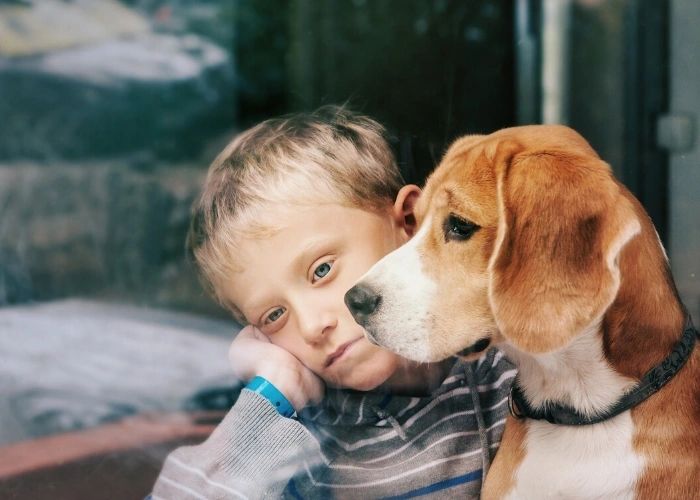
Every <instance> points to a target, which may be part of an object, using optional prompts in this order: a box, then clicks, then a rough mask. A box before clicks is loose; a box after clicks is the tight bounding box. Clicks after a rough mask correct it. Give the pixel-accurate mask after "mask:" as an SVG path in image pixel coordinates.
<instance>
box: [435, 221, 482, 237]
mask: <svg viewBox="0 0 700 500" xmlns="http://www.w3.org/2000/svg"><path fill="white" fill-rule="evenodd" d="M443 229H444V232H445V241H465V240H468V239H469V238H471V236H472V235H473V234H474V233H475V232H476V231H477V229H479V226H477V225H476V224H474V223H473V222H469V221H468V220H465V219H462V218H461V217H457V216H456V215H455V214H450V215H449V216H448V217H447V219H445V224H444V226H443Z"/></svg>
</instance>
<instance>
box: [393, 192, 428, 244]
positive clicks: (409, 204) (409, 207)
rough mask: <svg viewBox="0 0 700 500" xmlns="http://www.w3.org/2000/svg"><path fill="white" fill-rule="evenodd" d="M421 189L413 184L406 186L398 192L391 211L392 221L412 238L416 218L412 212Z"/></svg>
mask: <svg viewBox="0 0 700 500" xmlns="http://www.w3.org/2000/svg"><path fill="white" fill-rule="evenodd" d="M420 193H421V189H420V188H419V187H418V186H416V185H415V184H407V185H405V186H404V187H402V188H401V189H400V190H399V193H398V194H397V195H396V201H395V202H394V207H393V209H392V214H393V216H394V220H396V222H397V223H398V224H399V226H400V227H402V228H403V230H404V231H405V232H406V234H407V235H408V236H413V235H414V234H415V232H416V226H417V224H416V216H415V213H414V210H415V208H416V202H417V201H418V198H419V197H420Z"/></svg>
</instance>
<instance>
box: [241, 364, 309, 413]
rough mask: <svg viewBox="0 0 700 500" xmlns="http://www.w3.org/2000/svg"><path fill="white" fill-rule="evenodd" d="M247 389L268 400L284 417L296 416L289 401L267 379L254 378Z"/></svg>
mask: <svg viewBox="0 0 700 500" xmlns="http://www.w3.org/2000/svg"><path fill="white" fill-rule="evenodd" d="M245 388H246V389H248V390H250V391H253V392H255V393H256V394H259V395H260V396H261V397H263V398H265V399H267V400H268V401H269V402H270V404H272V406H273V407H274V408H275V409H276V410H277V411H278V412H279V413H280V415H282V416H283V417H287V418H291V417H293V416H294V415H295V414H296V410H295V407H294V406H293V405H292V403H291V402H290V401H289V399H287V397H286V396H285V395H284V394H283V393H282V392H281V391H280V390H279V389H278V388H277V386H275V385H274V384H273V383H272V382H270V381H269V380H267V379H266V378H265V377H261V376H260V375H258V376H256V377H254V378H253V379H252V380H251V381H250V382H248V384H247V385H246V386H245Z"/></svg>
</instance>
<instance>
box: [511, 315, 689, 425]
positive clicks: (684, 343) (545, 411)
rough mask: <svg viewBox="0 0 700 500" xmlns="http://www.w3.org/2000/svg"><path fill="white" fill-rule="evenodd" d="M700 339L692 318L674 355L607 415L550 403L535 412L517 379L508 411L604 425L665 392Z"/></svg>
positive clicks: (556, 421)
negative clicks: (589, 413) (654, 395)
mask: <svg viewBox="0 0 700 500" xmlns="http://www.w3.org/2000/svg"><path fill="white" fill-rule="evenodd" d="M699 337H700V334H699V333H698V331H697V330H696V329H695V327H694V326H693V323H692V321H691V320H690V316H688V320H687V322H686V326H685V329H684V330H683V336H682V337H681V340H680V341H679V342H678V343H677V344H676V346H675V347H674V348H673V350H672V351H671V354H669V355H668V357H666V359H664V360H663V361H662V362H661V363H660V364H658V365H656V366H655V367H654V368H652V369H651V370H649V371H648V372H647V373H646V374H645V375H644V377H642V379H641V380H640V381H639V384H637V386H636V387H635V388H634V389H632V390H631V391H630V392H628V393H627V394H625V395H624V396H622V398H620V399H619V400H618V401H617V402H616V403H615V404H614V405H613V406H612V407H611V408H609V409H608V410H607V411H604V412H603V413H599V414H597V415H592V416H587V415H584V414H582V413H580V412H579V411H577V410H575V409H574V408H571V407H569V406H565V405H560V404H557V403H549V404H546V405H545V406H543V407H542V408H533V407H532V406H531V405H530V403H529V402H528V401H527V398H525V395H524V394H523V391H522V389H521V388H520V386H519V385H518V379H517V377H516V379H515V380H514V381H513V385H512V386H511V389H510V394H509V395H508V409H509V410H510V414H511V415H513V416H514V417H515V418H518V419H524V418H532V419H535V420H546V421H547V422H550V423H552V424H560V425H590V424H597V423H599V422H603V421H604V420H608V419H609V418H612V417H614V416H616V415H619V414H620V413H622V412H624V411H627V410H629V409H630V408H632V407H634V406H636V405H638V404H639V403H641V402H642V401H644V400H645V399H647V398H648V397H649V396H651V395H652V394H654V393H655V392H656V391H658V390H659V389H661V388H662V387H663V386H664V385H665V384H666V382H668V381H669V380H671V379H672V378H673V376H674V375H675V374H676V373H678V371H679V370H680V369H681V368H682V367H683V365H684V364H685V362H686V361H687V360H688V358H689V357H690V353H691V352H693V348H694V347H695V342H696V340H697V339H698V338H699Z"/></svg>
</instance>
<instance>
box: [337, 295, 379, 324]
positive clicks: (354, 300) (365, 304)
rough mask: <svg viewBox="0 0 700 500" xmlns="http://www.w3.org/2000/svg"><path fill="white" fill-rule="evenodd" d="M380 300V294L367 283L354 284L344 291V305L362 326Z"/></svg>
mask: <svg viewBox="0 0 700 500" xmlns="http://www.w3.org/2000/svg"><path fill="white" fill-rule="evenodd" d="M381 301H382V296H381V295H379V294H378V293H376V292H375V291H374V290H372V289H371V288H370V287H368V286H367V285H355V286H354V287H352V288H351V289H350V290H348V291H347V292H346V293H345V305H346V306H348V309H350V313H351V314H352V317H353V318H355V321H357V322H358V323H359V324H360V325H362V326H365V324H366V323H367V320H368V319H369V317H370V316H371V315H372V313H374V311H376V310H377V307H379V304H380V303H381Z"/></svg>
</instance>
